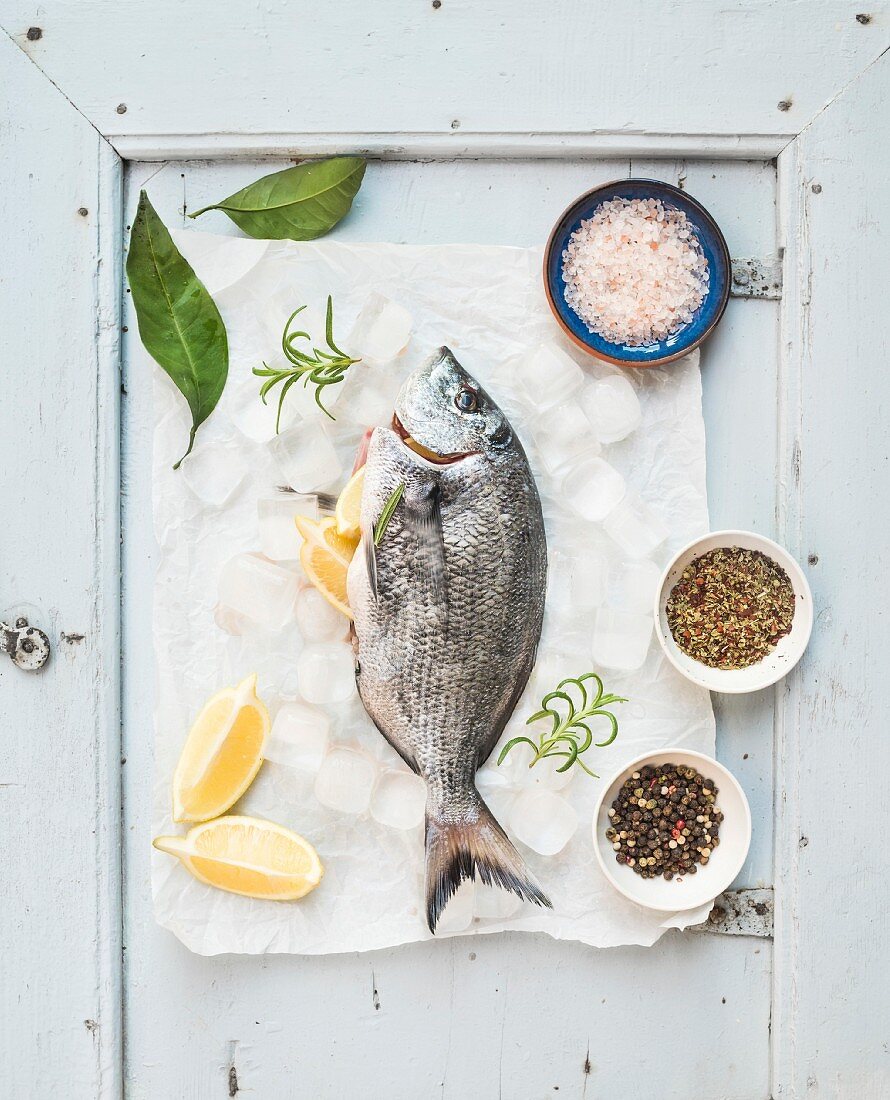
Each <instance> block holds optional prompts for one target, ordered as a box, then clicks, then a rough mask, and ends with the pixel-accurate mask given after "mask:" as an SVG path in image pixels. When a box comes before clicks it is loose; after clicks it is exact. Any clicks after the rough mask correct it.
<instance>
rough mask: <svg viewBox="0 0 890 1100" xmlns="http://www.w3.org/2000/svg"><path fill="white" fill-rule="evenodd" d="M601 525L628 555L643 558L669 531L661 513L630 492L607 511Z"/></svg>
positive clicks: (662, 540) (660, 542) (661, 541)
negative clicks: (654, 510)
mask: <svg viewBox="0 0 890 1100" xmlns="http://www.w3.org/2000/svg"><path fill="white" fill-rule="evenodd" d="M603 528H604V529H605V531H606V534H608V535H610V536H611V538H613V539H614V540H615V542H617V543H618V545H619V546H620V547H621V549H622V550H623V551H624V553H625V554H627V555H628V556H629V557H632V558H647V557H648V556H649V555H650V554H651V553H652V551H653V550H656V549H657V548H658V547H659V546H661V544H662V543H663V542H664V540H665V539H666V538H667V537H668V534H669V532H668V529H667V526H666V524H665V523H664V521H663V520H662V519H661V517H660V516H659V515H656V513H655V512H653V510H652V509H651V508H650V507H649V505H648V504H645V503H644V502H643V501H642V500H639V499H638V498H636V497H634V496H631V495H627V496H626V497H625V498H624V499H623V500H622V501H620V502H619V503H618V504H617V505H616V506H615V507H614V508H613V509H612V510H611V511H610V512H609V514H608V515H607V516H606V517H605V519H604V521H603Z"/></svg>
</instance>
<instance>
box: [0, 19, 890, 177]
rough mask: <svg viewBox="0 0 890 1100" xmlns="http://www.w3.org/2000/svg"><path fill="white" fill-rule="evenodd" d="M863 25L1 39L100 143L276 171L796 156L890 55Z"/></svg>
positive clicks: (317, 26) (45, 24)
mask: <svg viewBox="0 0 890 1100" xmlns="http://www.w3.org/2000/svg"><path fill="white" fill-rule="evenodd" d="M866 10H867V11H868V12H869V13H870V19H869V20H868V22H866V23H863V22H860V21H857V19H856V15H857V9H856V7H855V6H853V5H852V4H851V3H849V0H754V2H751V0H728V2H726V3H721V4H714V3H712V2H711V0H638V2H637V3H635V4H634V5H632V6H628V5H625V4H616V3H611V4H606V5H599V6H597V7H596V8H595V9H592V8H591V7H590V6H589V5H586V4H579V3H578V2H577V0H551V3H549V4H548V5H547V8H546V11H543V10H542V8H541V5H540V4H539V3H537V2H535V0H489V2H488V3H486V4H478V3H473V0H442V2H441V3H439V4H438V6H437V5H436V4H435V3H433V0H416V2H415V3H411V4H406V3H404V2H403V0H379V2H378V3H375V4H374V5H373V7H370V6H361V5H355V4H343V5H327V6H324V7H323V8H319V5H318V4H317V3H314V2H310V0H298V2H295V3H289V4H287V5H284V6H282V5H277V4H274V3H270V2H268V0H267V2H265V3H262V4H260V5H245V4H233V3H226V4H214V5H207V4H186V5H183V4H182V3H180V2H179V0H153V3H152V4H151V7H150V15H147V11H146V8H145V7H144V6H142V5H133V4H121V3H117V2H113V0H84V2H81V3H78V4H70V3H67V2H66V0H44V3H42V4H41V5H40V7H39V8H37V9H35V7H34V5H33V3H32V2H31V0H7V2H6V4H5V5H4V12H3V25H4V27H5V28H6V30H7V32H8V33H9V34H11V35H13V36H14V38H15V40H16V41H17V42H18V43H19V44H20V45H21V47H22V49H24V50H26V51H27V52H28V53H29V54H30V56H31V57H33V58H34V60H35V61H36V63H37V64H38V65H40V66H41V67H42V68H43V69H44V70H45V71H46V72H47V73H48V74H49V75H50V76H51V77H52V79H53V80H54V81H55V82H56V83H58V84H59V85H60V87H62V89H63V90H64V91H65V93H66V94H67V95H69V96H70V97H71V98H72V99H73V100H74V102H75V103H76V104H77V105H78V107H79V108H80V109H81V110H83V111H84V113H85V114H86V115H87V117H89V118H90V119H91V120H92V121H93V122H94V123H95V125H96V126H97V127H98V128H99V129H100V130H101V132H102V133H103V134H106V135H111V136H113V137H114V138H115V139H117V138H118V137H120V138H124V137H126V136H138V135H155V136H157V135H176V134H187V135H189V138H188V141H189V144H190V145H191V148H192V154H193V155H194V153H195V152H197V151H198V150H197V148H196V146H195V142H196V141H201V142H202V146H201V152H202V153H204V152H206V153H207V154H208V155H214V153H213V143H214V141H218V143H219V144H218V148H217V150H216V154H215V155H224V151H225V149H226V147H228V148H230V149H231V147H232V145H231V139H232V137H233V135H253V134H255V132H256V131H257V129H258V128H261V129H262V132H263V135H264V138H263V145H262V146H261V147H258V146H257V145H256V144H254V145H253V148H255V149H256V150H257V151H258V152H260V151H263V149H265V150H269V149H270V148H271V149H272V150H273V151H276V152H279V153H280V152H284V151H286V148H287V145H286V144H285V145H282V144H277V145H275V144H274V135H276V134H278V135H288V134H293V133H295V132H296V133H312V132H313V131H320V132H323V133H324V132H334V133H336V132H338V131H343V130H344V129H347V130H349V131H351V132H352V133H353V134H356V135H360V134H363V133H370V134H375V133H390V134H398V133H404V132H412V131H413V132H427V133H430V134H438V135H443V136H451V135H454V136H456V139H457V141H458V142H460V141H461V138H462V135H464V134H467V133H468V132H469V133H473V132H506V133H518V134H529V133H530V132H542V131H545V132H546V131H560V132H565V133H568V134H571V133H572V132H576V133H581V134H590V133H606V134H608V135H610V136H611V137H613V138H621V137H626V136H627V137H633V136H634V135H639V134H645V135H668V134H688V135H703V136H716V137H718V138H720V139H724V138H732V139H735V138H737V135H739V134H755V135H762V136H767V135H773V136H776V135H778V136H782V135H785V136H787V137H792V136H793V135H794V134H796V133H797V132H798V131H799V130H800V129H801V127H802V126H803V125H804V124H805V123H806V122H808V121H809V120H810V119H811V118H812V117H813V115H814V114H815V113H816V112H817V111H818V110H819V109H820V108H821V107H822V105H823V104H824V103H825V102H826V101H827V100H829V99H830V98H831V97H832V96H833V95H835V94H836V93H837V92H838V91H839V89H841V88H842V87H843V86H844V85H845V84H846V83H847V82H848V81H850V80H851V79H853V78H854V77H855V76H856V74H857V73H859V72H861V71H862V69H863V68H864V67H865V66H866V65H867V64H868V63H869V62H870V61H871V60H873V59H874V58H875V57H877V56H878V55H879V54H880V53H881V51H882V50H883V49H884V48H886V46H887V45H888V42H890V38H888V27H887V21H886V10H887V6H886V3H880V4H878V5H869V6H868V7H867V9H866ZM38 13H39V14H38ZM322 13H323V17H322ZM35 24H36V25H37V26H38V27H39V28H40V31H41V33H40V37H36V38H29V37H28V29H29V28H30V27H33V26H35ZM344 122H346V125H345V126H344ZM208 135H209V136H210V138H211V140H210V141H208V140H207V137H208ZM251 140H254V139H251ZM624 151H625V150H623V149H621V148H613V149H612V153H613V154H614V153H618V154H620V153H622V152H624ZM627 151H628V152H630V151H631V150H627ZM604 152H605V150H604ZM128 155H137V153H136V150H135V149H134V148H130V149H128ZM142 155H143V156H144V155H146V150H145V148H144V147H143V151H142ZM748 155H752V153H751V151H750V150H749V151H748Z"/></svg>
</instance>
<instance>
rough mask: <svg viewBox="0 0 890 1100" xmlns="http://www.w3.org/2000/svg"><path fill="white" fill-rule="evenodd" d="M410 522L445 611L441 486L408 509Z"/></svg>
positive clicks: (446, 591) (433, 488)
mask: <svg viewBox="0 0 890 1100" xmlns="http://www.w3.org/2000/svg"><path fill="white" fill-rule="evenodd" d="M406 521H407V523H408V524H410V525H411V526H412V527H413V528H414V531H415V534H416V536H417V542H418V545H419V547H420V552H421V556H422V557H423V562H424V566H425V568H426V570H427V573H428V575H429V577H430V580H431V581H432V585H433V591H434V592H435V594H436V597H437V599H439V600H440V601H441V603H442V606H443V607H446V606H447V603H448V587H447V583H446V573H445V536H444V534H443V531H442V497H441V493H440V491H439V487H438V485H434V486H433V487H432V489H430V491H429V493H428V494H427V495H426V496H425V497H424V498H423V499H422V500H420V501H417V502H412V504H411V506H410V507H409V508H408V509H406Z"/></svg>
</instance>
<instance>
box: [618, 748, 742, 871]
mask: <svg viewBox="0 0 890 1100" xmlns="http://www.w3.org/2000/svg"><path fill="white" fill-rule="evenodd" d="M717 793H718V791H717V788H716V787H715V786H714V784H713V783H712V782H711V781H710V780H709V779H706V778H705V777H704V776H703V775H701V774H700V773H699V772H697V771H696V770H695V768H688V767H684V766H683V765H678V764H659V765H658V766H657V767H655V766H652V765H648V764H647V765H646V766H645V767H643V768H640V770H639V771H637V772H634V773H633V774H632V775H631V777H630V778H629V779H626V780H625V781H624V783H623V784H622V787H621V790H620V791H619V792H618V796H617V798H616V799H615V801H614V802H613V803H612V806H611V808H610V809H609V827H608V829H606V838H607V839H608V840H610V841H611V842H612V848H613V850H614V852H615V861H616V862H617V863H624V864H626V865H627V866H628V867H630V868H631V870H633V871H634V873H635V874H638V875H640V876H641V877H642V878H655V877H656V876H658V875H663V876H664V877H665V878H666V879H668V880H670V879H672V878H673V877H674V876H675V875H677V876H681V875H694V874H695V873H696V872H697V869H698V865H700V866H702V867H704V866H705V865H706V864H707V863H708V861H709V860H710V858H711V855H712V854H713V851H714V849H715V848H716V847H717V846H718V845H719V843H720V837H719V836H718V833H719V832H720V822H721V821H722V820H723V814H722V813H721V812H720V810H719V808H718V807H717Z"/></svg>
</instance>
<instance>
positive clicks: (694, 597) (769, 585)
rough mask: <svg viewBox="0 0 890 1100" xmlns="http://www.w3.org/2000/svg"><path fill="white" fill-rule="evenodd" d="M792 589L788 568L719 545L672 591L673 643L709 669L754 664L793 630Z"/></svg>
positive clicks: (750, 552)
mask: <svg viewBox="0 0 890 1100" xmlns="http://www.w3.org/2000/svg"><path fill="white" fill-rule="evenodd" d="M794 606H795V597H794V589H793V588H792V586H791V581H790V580H789V579H788V574H787V573H786V572H785V570H784V569H783V568H782V567H781V566H780V565H778V564H777V563H776V562H774V561H773V560H772V558H768V557H767V556H766V554H763V553H761V552H760V551H759V550H746V549H743V548H742V547H740V546H719V547H717V548H716V549H714V550H709V551H708V552H707V553H706V554H702V555H701V556H700V557H698V558H694V559H693V560H692V561H691V562H690V563H689V565H687V566H686V568H685V569H684V570H683V575H682V577H681V578H680V579H679V581H677V583H676V584H675V585H674V587H673V588H672V589H671V593H670V596H669V597H668V602H667V620H668V626H669V627H670V630H671V634H672V635H673V636H674V641H675V642H676V643H677V645H678V646H679V648H680V649H681V650H682V651H683V652H684V653H686V654H687V655H688V656H690V657H693V658H694V659H695V660H696V661H701V663H702V664H704V665H708V666H710V667H711V668H723V669H740V668H747V667H748V666H749V665H753V664H756V662H757V661H760V660H762V659H763V658H764V657H765V656H766V655H767V654H768V653H769V652H770V651H771V650H773V649H774V648H775V647H776V645H777V643H778V642H779V640H780V639H781V638H784V637H785V635H786V634H788V633H789V631H790V630H791V623H792V620H793V619H794Z"/></svg>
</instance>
